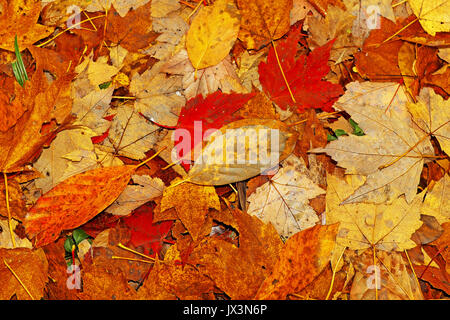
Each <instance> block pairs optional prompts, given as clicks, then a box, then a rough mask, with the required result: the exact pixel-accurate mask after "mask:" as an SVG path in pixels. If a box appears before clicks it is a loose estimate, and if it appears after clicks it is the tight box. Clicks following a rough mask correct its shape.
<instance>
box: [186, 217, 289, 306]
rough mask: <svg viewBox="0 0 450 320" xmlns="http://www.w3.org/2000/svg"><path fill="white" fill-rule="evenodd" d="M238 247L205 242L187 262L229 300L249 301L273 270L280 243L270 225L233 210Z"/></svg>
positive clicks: (208, 240)
mask: <svg viewBox="0 0 450 320" xmlns="http://www.w3.org/2000/svg"><path fill="white" fill-rule="evenodd" d="M231 214H232V216H233V217H234V219H235V220H236V225H235V226H233V227H235V228H236V229H237V230H238V232H239V246H235V245H234V244H232V243H230V242H228V241H224V240H222V239H220V238H218V237H211V238H206V239H204V240H203V241H202V242H201V243H200V245H199V246H197V247H196V248H195V249H194V251H193V252H192V254H191V256H190V257H189V259H188V262H189V263H192V264H194V265H197V264H198V265H199V266H198V269H199V271H200V272H202V273H204V274H206V275H207V276H209V277H210V278H211V279H213V280H214V282H215V283H216V285H217V287H218V288H220V289H221V290H223V291H224V292H225V293H226V294H227V295H228V296H229V297H231V298H232V299H251V298H253V297H254V295H255V293H256V291H257V290H258V288H259V287H260V285H261V283H262V282H263V281H264V279H265V278H267V277H268V276H269V274H270V271H271V270H272V268H273V266H274V264H275V261H276V259H277V258H278V254H279V251H280V250H281V247H282V245H283V243H282V242H281V240H280V238H279V236H278V234H277V232H276V230H275V228H274V227H273V226H272V225H271V224H268V225H266V224H264V223H263V222H262V221H261V220H259V219H258V218H256V217H252V216H250V215H248V214H247V213H244V212H241V211H240V210H237V209H234V210H232V211H231Z"/></svg>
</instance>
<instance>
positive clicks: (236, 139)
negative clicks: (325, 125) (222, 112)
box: [185, 119, 297, 185]
mask: <svg viewBox="0 0 450 320" xmlns="http://www.w3.org/2000/svg"><path fill="white" fill-rule="evenodd" d="M246 137H248V139H247V138H246ZM207 140H208V142H204V147H203V149H201V151H200V147H201V145H200V144H198V145H197V146H198V148H197V150H198V151H199V153H197V150H194V155H196V154H198V156H196V157H195V164H194V166H193V167H192V168H191V170H190V171H189V173H188V175H187V177H186V178H185V180H186V181H189V182H192V183H196V184H204V185H224V184H229V183H233V182H237V181H243V180H246V179H248V178H251V177H254V176H256V175H258V174H261V173H263V172H264V171H266V170H268V169H270V168H272V167H274V166H277V164H278V162H279V161H282V160H284V159H285V158H287V156H288V155H289V154H290V153H291V152H292V150H293V149H294V147H295V143H296V141H297V134H296V133H295V132H293V131H291V130H290V129H289V128H288V127H287V126H286V125H285V124H284V123H283V122H281V121H277V120H271V119H267V120H266V119H244V120H238V121H234V122H231V123H230V124H228V125H225V126H223V127H222V128H221V129H220V130H217V131H215V132H214V133H213V134H211V135H210V136H209V138H208V139H207ZM269 141H270V145H269ZM224 148H225V149H224Z"/></svg>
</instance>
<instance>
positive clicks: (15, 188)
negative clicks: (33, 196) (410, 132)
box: [0, 178, 27, 221]
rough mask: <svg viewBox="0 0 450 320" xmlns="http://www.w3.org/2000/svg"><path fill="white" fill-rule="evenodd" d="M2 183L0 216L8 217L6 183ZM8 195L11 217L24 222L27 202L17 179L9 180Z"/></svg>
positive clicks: (0, 189) (0, 185)
mask: <svg viewBox="0 0 450 320" xmlns="http://www.w3.org/2000/svg"><path fill="white" fill-rule="evenodd" d="M0 181H1V182H0V216H4V217H7V216H8V211H7V209H6V199H5V194H6V192H5V183H4V180H3V179H1V180H0ZM8 193H9V195H8V200H9V209H10V212H11V217H12V218H14V219H16V220H19V221H22V220H23V219H24V218H25V215H26V213H27V208H26V206H25V201H24V200H23V195H22V189H21V187H20V185H19V182H18V181H17V179H15V178H8Z"/></svg>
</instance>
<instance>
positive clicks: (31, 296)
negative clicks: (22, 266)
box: [3, 259, 35, 300]
mask: <svg viewBox="0 0 450 320" xmlns="http://www.w3.org/2000/svg"><path fill="white" fill-rule="evenodd" d="M3 263H4V264H5V266H6V267H7V268H8V269H9V271H11V273H12V274H13V275H14V277H15V278H16V279H17V281H19V283H20V285H21V286H22V287H23V288H24V289H25V291H26V292H27V293H28V295H29V296H30V298H31V300H35V299H34V297H33V295H32V294H31V292H30V291H29V290H28V289H27V287H26V286H25V285H24V284H23V282H22V280H20V278H19V276H18V275H17V274H16V273H15V272H14V270H13V269H12V268H11V267H10V266H9V264H8V263H7V262H6V260H5V259H3Z"/></svg>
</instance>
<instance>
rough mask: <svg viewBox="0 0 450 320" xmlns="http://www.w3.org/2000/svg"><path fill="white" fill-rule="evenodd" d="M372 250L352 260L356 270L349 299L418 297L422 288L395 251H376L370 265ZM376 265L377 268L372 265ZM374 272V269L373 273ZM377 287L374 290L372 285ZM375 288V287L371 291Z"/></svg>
mask: <svg viewBox="0 0 450 320" xmlns="http://www.w3.org/2000/svg"><path fill="white" fill-rule="evenodd" d="M373 259H374V258H373V252H372V250H366V251H364V252H363V253H362V254H361V255H360V256H356V258H355V259H354V260H353V263H354V266H355V269H356V274H355V278H354V280H353V285H352V288H351V291H350V298H351V299H353V300H375V299H376V298H377V299H379V300H422V299H423V296H422V291H421V289H420V287H419V285H418V281H417V279H416V276H415V274H414V273H413V272H412V270H411V266H410V265H409V264H408V262H407V261H405V259H404V258H403V257H402V256H401V254H400V253H397V252H383V251H380V252H377V253H376V261H377V264H376V266H374V260H373ZM376 268H378V269H376ZM375 272H377V273H376V274H375ZM377 286H379V287H378V289H377V290H375V288H376V287H377ZM375 291H377V292H376V293H375Z"/></svg>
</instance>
